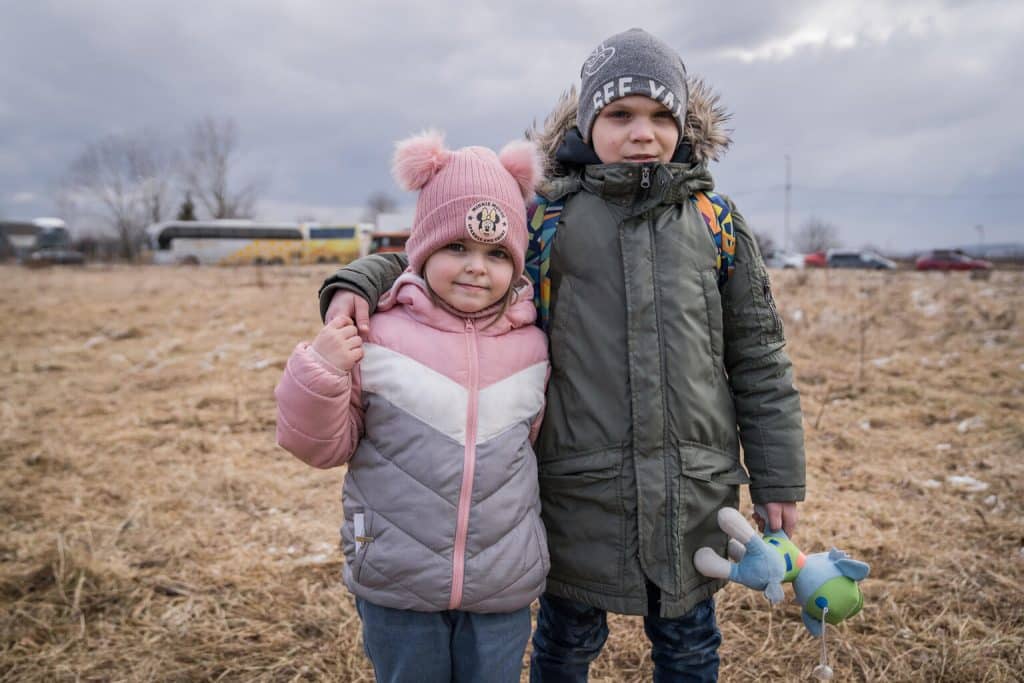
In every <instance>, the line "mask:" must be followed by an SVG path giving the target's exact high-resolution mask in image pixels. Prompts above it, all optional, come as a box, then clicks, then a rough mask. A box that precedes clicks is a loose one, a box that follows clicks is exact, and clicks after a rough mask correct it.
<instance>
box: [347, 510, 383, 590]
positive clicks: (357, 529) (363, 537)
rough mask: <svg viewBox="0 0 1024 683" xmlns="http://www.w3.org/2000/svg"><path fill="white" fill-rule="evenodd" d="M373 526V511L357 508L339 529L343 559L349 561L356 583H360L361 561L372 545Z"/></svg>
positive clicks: (364, 558)
mask: <svg viewBox="0 0 1024 683" xmlns="http://www.w3.org/2000/svg"><path fill="white" fill-rule="evenodd" d="M374 526H375V525H374V519H373V512H372V511H370V510H366V509H359V510H354V511H353V513H352V519H351V520H347V519H346V520H345V525H344V526H343V527H342V530H341V538H342V544H343V545H344V549H345V561H346V562H348V563H349V566H350V567H351V569H352V578H353V579H354V580H355V582H356V583H362V580H361V579H362V570H363V563H364V562H365V561H366V556H367V555H368V554H369V553H370V551H371V548H372V547H373V542H374V534H375V533H376V530H375V528H374Z"/></svg>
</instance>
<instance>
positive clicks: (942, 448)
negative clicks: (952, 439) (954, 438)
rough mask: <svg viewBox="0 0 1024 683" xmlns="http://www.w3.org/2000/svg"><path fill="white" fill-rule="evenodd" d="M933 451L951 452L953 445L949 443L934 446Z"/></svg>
mask: <svg viewBox="0 0 1024 683" xmlns="http://www.w3.org/2000/svg"><path fill="white" fill-rule="evenodd" d="M935 450H937V451H950V450H953V444H951V443H939V444H935Z"/></svg>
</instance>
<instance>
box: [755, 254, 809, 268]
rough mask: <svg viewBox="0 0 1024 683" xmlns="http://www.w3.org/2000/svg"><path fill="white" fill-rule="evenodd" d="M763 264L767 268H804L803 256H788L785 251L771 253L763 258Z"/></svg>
mask: <svg viewBox="0 0 1024 683" xmlns="http://www.w3.org/2000/svg"><path fill="white" fill-rule="evenodd" d="M764 264H765V265H766V266H768V267H769V268H779V269H792V268H803V267H804V255H803V254H789V253H787V252H785V251H773V252H772V253H770V254H768V255H766V256H765V257H764Z"/></svg>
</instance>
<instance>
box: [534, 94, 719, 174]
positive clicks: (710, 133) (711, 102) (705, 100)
mask: <svg viewBox="0 0 1024 683" xmlns="http://www.w3.org/2000/svg"><path fill="white" fill-rule="evenodd" d="M687 85H688V87H689V91H690V92H689V101H688V103H687V109H686V128H685V130H684V131H683V141H684V142H686V143H689V145H690V149H691V152H690V154H691V159H692V161H693V162H694V163H698V164H700V163H704V164H706V163H707V162H709V161H718V160H719V158H721V156H722V155H723V154H725V151H726V150H727V149H728V148H729V145H730V144H732V138H731V137H730V133H731V132H732V131H731V129H729V128H726V123H727V122H728V121H729V119H730V118H731V117H732V114H730V113H729V112H728V111H726V109H725V107H724V106H723V105H722V104H721V102H720V101H719V97H718V94H717V93H714V92H712V90H711V88H710V87H709V86H708V85H707V84H706V83H705V82H704V80H703V79H702V78H699V77H696V76H691V77H690V78H689V79H687ZM578 101H579V95H578V94H577V91H576V86H575V85H574V86H572V87H571V88H569V89H568V90H566V91H564V92H563V93H562V95H561V97H559V98H558V102H557V103H556V104H555V108H554V109H553V110H552V111H551V113H550V114H548V116H547V118H546V119H545V120H544V127H543V129H539V128H538V127H537V126H536V125H534V126H533V127H532V128H531V129H529V130H527V131H526V137H527V139H529V140H531V141H533V142H534V143H536V145H537V147H538V149H540V152H541V154H542V155H543V157H544V175H545V176H546V177H547V178H556V177H559V176H564V175H566V169H565V168H564V167H563V166H562V164H560V163H559V162H558V161H556V159H555V153H556V152H557V151H558V148H559V146H560V145H561V144H562V141H563V139H564V138H565V134H566V133H567V132H568V131H570V130H572V129H573V128H574V127H575V126H576V109H577V104H578Z"/></svg>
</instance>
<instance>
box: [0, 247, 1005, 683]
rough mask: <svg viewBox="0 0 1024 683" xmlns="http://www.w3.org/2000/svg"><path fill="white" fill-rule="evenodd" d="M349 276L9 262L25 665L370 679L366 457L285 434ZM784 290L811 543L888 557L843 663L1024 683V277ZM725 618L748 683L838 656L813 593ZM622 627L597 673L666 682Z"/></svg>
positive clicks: (11, 663)
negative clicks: (342, 547)
mask: <svg viewBox="0 0 1024 683" xmlns="http://www.w3.org/2000/svg"><path fill="white" fill-rule="evenodd" d="M328 272H330V269H329V268H307V269H301V268H294V269H292V268H276V269H265V270H261V269H248V268H242V269H201V268H154V267H138V268H129V267H113V268H93V267H89V268H85V269H77V270H75V269H71V270H60V269H43V270H38V271H26V270H20V269H17V268H14V267H3V268H0V281H2V282H3V288H2V290H0V316H2V319H3V320H4V321H5V324H4V326H3V329H2V330H0V369H2V370H3V372H4V382H3V383H2V385H0V462H2V464H3V470H2V474H0V477H2V488H0V525H2V528H3V529H4V534H3V536H2V537H0V606H2V609H0V680H3V681H14V680H18V681H27V680H30V681H79V680H81V681H101V680H103V681H105V680H131V681H143V680H146V681H149V680H159V681H185V680H209V681H240V680H245V681H249V680H256V681H296V680H336V681H369V680H372V673H371V671H370V669H369V665H368V663H367V662H366V660H365V659H364V658H363V656H362V651H361V644H360V638H359V622H358V619H357V618H356V616H355V612H354V609H353V604H352V600H351V598H350V597H349V596H348V594H347V593H346V591H345V589H344V588H343V587H342V586H341V584H340V581H339V575H340V569H341V555H340V553H339V552H338V550H337V547H336V546H337V519H338V517H339V514H340V511H339V505H338V495H339V490H340V483H341V478H342V476H343V475H342V473H341V472H326V473H325V472H320V471H316V470H312V469H310V468H307V467H305V466H303V465H301V463H299V462H298V461H296V460H293V459H292V458H290V456H288V455H287V454H285V453H284V452H283V451H280V450H279V449H277V447H276V446H275V445H274V441H273V417H274V403H273V395H272V391H273V387H274V384H275V383H276V381H277V378H278V375H279V373H280V368H281V367H282V364H283V362H284V360H285V358H286V357H287V354H288V353H289V351H290V350H291V347H292V345H293V344H294V343H295V342H296V341H297V340H298V339H300V338H304V337H305V338H308V337H310V336H312V335H313V334H314V333H315V331H316V329H317V326H318V324H317V323H318V321H317V317H316V298H315V292H316V287H317V285H318V284H319V282H320V281H321V279H322V278H323V277H324V276H325V275H326V274H327V273H328ZM775 288H776V298H777V300H778V303H779V306H780V309H781V311H782V314H783V316H784V318H785V321H786V325H787V332H788V335H789V338H790V352H791V354H792V356H793V358H794V361H795V363H796V367H797V380H798V384H799V386H800V388H801V391H802V394H803V404H804V412H805V426H806V428H807V444H808V454H809V459H808V478H809V492H810V498H809V500H808V501H807V503H806V504H805V505H803V506H802V509H801V515H802V517H801V526H800V534H799V538H798V541H799V542H800V544H801V547H802V548H803V549H804V550H807V551H817V550H823V549H826V548H827V547H829V545H831V544H835V545H837V546H839V547H841V548H843V549H845V550H847V551H849V552H851V553H852V554H853V555H854V556H856V557H859V558H863V559H865V560H867V561H868V562H870V563H871V565H872V574H871V577H870V578H869V579H868V580H867V581H866V582H865V583H864V584H863V587H864V590H865V593H866V600H867V603H866V607H865V609H864V612H863V613H862V615H859V616H858V617H855V618H854V619H852V620H851V621H850V622H849V623H848V624H845V625H843V626H842V627H840V628H839V629H833V630H831V632H830V638H831V646H832V653H833V656H832V666H833V668H834V669H835V670H836V673H837V678H838V679H842V680H863V681H875V680H888V681H929V682H931V681H949V682H960V681H1016V680H1019V679H1020V675H1021V674H1020V672H1021V671H1022V670H1024V655H1022V649H1024V595H1022V585H1024V524H1022V521H1024V505H1022V496H1021V487H1022V486H1024V483H1022V482H1024V478H1022V476H1021V475H1022V473H1024V465H1022V459H1021V455H1020V454H1021V451H1022V450H1024V418H1022V414H1024V411H1022V409H1024V395H1022V387H1024V382H1022V379H1024V339H1022V333H1021V321H1020V319H1019V316H1018V314H1017V311H1018V309H1020V308H1021V306H1022V304H1024V274H1022V273H1010V272H998V273H995V274H994V275H993V277H992V278H991V279H989V280H987V281H985V280H972V279H970V278H968V277H966V276H961V275H958V274H953V275H942V274H934V275H933V274H918V273H909V272H907V273H904V272H900V273H892V274H877V273H854V272H834V273H825V272H807V273H790V272H783V273H776V274H775ZM958 476H960V477H963V476H969V477H973V478H975V479H977V480H980V481H981V482H983V483H984V484H987V485H988V486H987V488H986V489H985V490H984V491H978V492H971V491H969V490H965V488H964V487H965V486H966V487H969V482H967V483H964V482H963V481H962V480H957V479H952V480H951V479H950V477H958ZM958 482H959V483H958ZM787 591H791V589H787ZM719 620H720V624H721V627H722V630H723V632H724V636H725V644H724V645H723V647H722V656H723V668H722V680H724V681H747V680H797V679H806V678H807V677H808V676H809V674H810V671H811V669H812V668H813V666H814V664H815V663H816V661H817V656H818V651H817V647H816V641H813V640H812V639H811V638H809V637H808V636H807V635H806V634H805V633H804V631H803V626H802V625H801V623H800V620H799V612H798V609H797V608H796V607H795V606H794V605H791V604H789V605H785V606H783V607H780V608H776V609H775V610H771V609H769V607H768V606H767V603H766V602H765V601H764V599H763V598H762V597H761V596H760V595H757V594H754V593H752V592H750V591H747V590H746V589H742V588H736V587H730V588H729V589H727V590H726V591H724V592H723V593H721V594H720V597H719ZM611 621H612V636H611V639H610V640H609V644H608V646H607V647H606V649H605V652H604V653H603V654H602V656H601V658H600V659H599V660H598V661H597V663H596V664H595V666H594V668H593V671H592V673H593V676H592V680H596V681H642V680H649V679H650V675H651V665H650V662H649V659H648V656H647V647H646V641H645V638H644V636H643V632H642V627H641V625H640V622H639V620H638V619H635V618H625V617H614V618H613V619H612V620H611ZM524 680H525V678H524Z"/></svg>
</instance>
